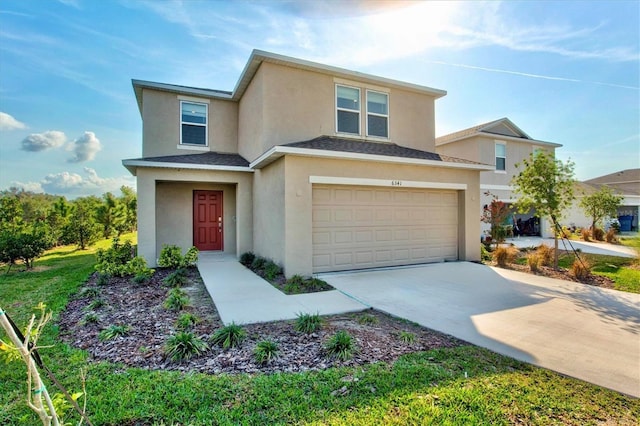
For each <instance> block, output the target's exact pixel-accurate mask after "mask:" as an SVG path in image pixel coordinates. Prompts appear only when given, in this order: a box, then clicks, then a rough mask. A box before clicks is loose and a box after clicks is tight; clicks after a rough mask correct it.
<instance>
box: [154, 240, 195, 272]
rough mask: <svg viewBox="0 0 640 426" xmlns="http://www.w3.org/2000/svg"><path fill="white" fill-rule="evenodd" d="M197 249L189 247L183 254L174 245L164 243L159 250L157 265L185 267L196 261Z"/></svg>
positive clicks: (192, 264)
mask: <svg viewBox="0 0 640 426" xmlns="http://www.w3.org/2000/svg"><path fill="white" fill-rule="evenodd" d="M198 253H199V252H198V249H197V248H195V247H190V248H189V249H188V250H187V252H186V253H185V255H184V256H182V249H180V247H178V246H176V245H164V246H163V247H162V250H161V251H160V258H159V259H158V266H160V267H161V268H187V267H190V266H194V265H195V264H196V263H197V262H198Z"/></svg>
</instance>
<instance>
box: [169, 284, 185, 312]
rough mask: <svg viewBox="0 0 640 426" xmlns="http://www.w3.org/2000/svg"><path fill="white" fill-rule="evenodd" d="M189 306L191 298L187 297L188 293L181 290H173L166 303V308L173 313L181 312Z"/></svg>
mask: <svg viewBox="0 0 640 426" xmlns="http://www.w3.org/2000/svg"><path fill="white" fill-rule="evenodd" d="M188 305H189V297H187V293H185V292H184V291H182V290H180V289H179V288H174V289H171V291H170V292H169V295H168V296H167V298H166V299H165V301H164V307H165V308H167V309H170V310H172V311H180V310H182V309H183V308H184V307H186V306H188Z"/></svg>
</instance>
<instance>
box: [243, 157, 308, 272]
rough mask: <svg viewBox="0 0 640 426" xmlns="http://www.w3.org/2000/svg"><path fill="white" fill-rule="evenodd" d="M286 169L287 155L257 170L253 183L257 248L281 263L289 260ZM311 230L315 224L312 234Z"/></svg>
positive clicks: (257, 250) (258, 252)
mask: <svg viewBox="0 0 640 426" xmlns="http://www.w3.org/2000/svg"><path fill="white" fill-rule="evenodd" d="M284 171H285V162H284V159H280V160H277V161H275V162H274V163H272V164H270V165H269V166H267V167H265V168H263V169H260V170H256V172H255V182H254V186H253V200H254V206H253V212H254V217H253V229H254V230H255V232H254V239H253V251H254V252H255V253H256V254H258V255H260V256H263V257H266V258H268V259H272V260H273V261H274V262H276V263H279V264H283V263H284V262H285V240H284V235H285V228H288V227H289V224H288V223H287V222H286V217H285V186H284V178H285V175H284ZM310 233H311V228H309V231H308V232H307V237H308V238H310ZM307 237H305V238H307Z"/></svg>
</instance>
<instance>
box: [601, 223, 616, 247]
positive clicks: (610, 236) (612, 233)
mask: <svg viewBox="0 0 640 426" xmlns="http://www.w3.org/2000/svg"><path fill="white" fill-rule="evenodd" d="M604 239H605V241H606V242H608V243H610V244H614V243H617V242H618V237H617V235H616V230H615V228H613V227H612V228H609V230H608V231H607V234H606V235H605V236H604Z"/></svg>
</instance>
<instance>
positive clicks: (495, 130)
mask: <svg viewBox="0 0 640 426" xmlns="http://www.w3.org/2000/svg"><path fill="white" fill-rule="evenodd" d="M478 135H485V136H496V135H499V136H500V138H501V139H508V140H509V139H510V140H515V141H520V142H522V141H526V142H531V143H535V144H537V145H546V146H553V147H556V148H557V147H561V146H562V145H561V144H558V143H554V142H546V141H540V140H536V139H533V138H532V137H531V136H529V135H528V134H526V133H525V132H524V131H523V130H522V129H520V128H519V127H518V126H516V125H515V124H514V123H513V121H511V120H509V119H508V118H506V117H504V118H500V119H498V120H494V121H490V122H488V123H483V124H478V125H477V126H473V127H469V128H468V129H464V130H460V131H458V132H454V133H449V134H448V135H444V136H440V137H437V138H436V145H445V144H448V143H452V142H455V141H459V140H463V139H467V138H470V137H473V136H478Z"/></svg>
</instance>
